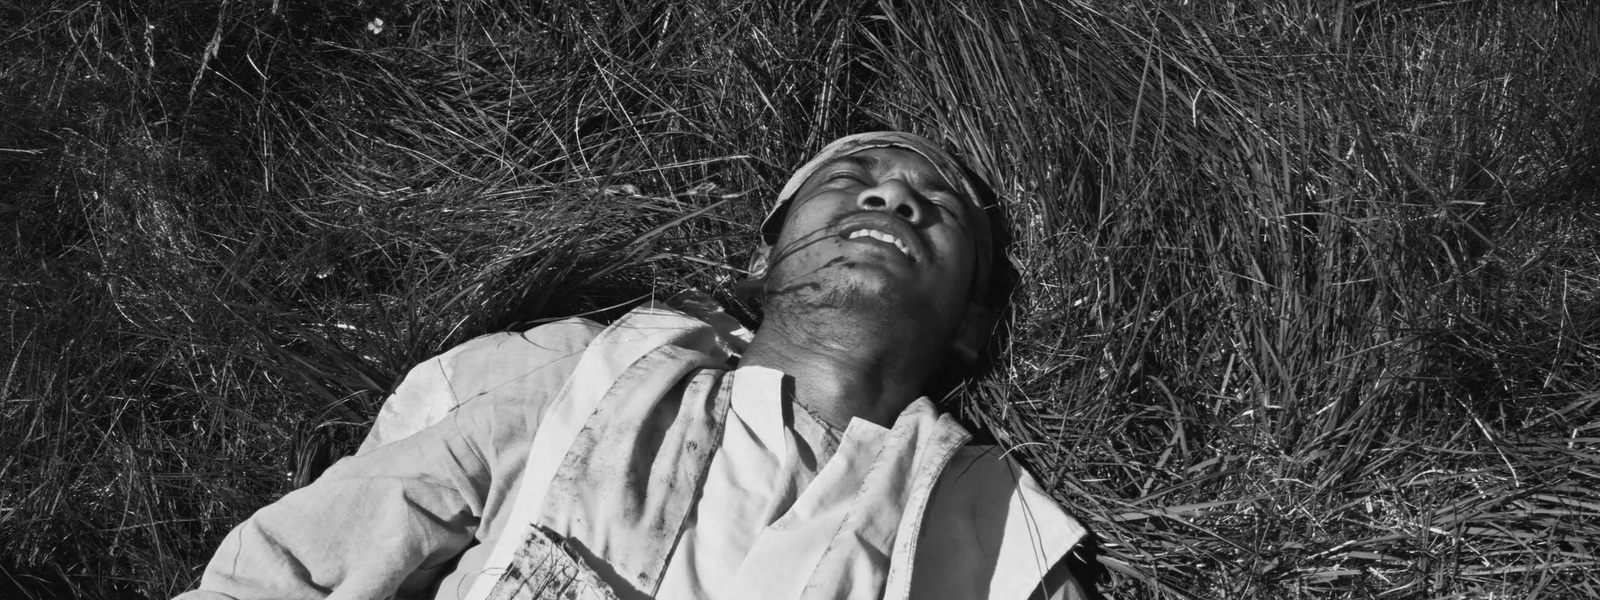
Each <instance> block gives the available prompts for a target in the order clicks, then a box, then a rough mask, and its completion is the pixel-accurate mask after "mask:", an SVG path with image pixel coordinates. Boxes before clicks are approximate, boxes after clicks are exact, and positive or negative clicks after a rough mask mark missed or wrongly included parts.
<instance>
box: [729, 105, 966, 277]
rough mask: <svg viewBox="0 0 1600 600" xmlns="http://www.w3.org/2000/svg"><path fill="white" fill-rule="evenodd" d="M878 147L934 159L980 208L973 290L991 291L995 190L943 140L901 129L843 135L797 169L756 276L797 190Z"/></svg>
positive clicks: (754, 266) (766, 235)
mask: <svg viewBox="0 0 1600 600" xmlns="http://www.w3.org/2000/svg"><path fill="white" fill-rule="evenodd" d="M873 148H904V149H906V150H910V151H912V152H916V153H917V154H920V155H922V157H923V158H926V159H928V162H930V163H933V166H934V168H935V169H937V170H938V171H939V174H940V175H942V176H943V177H944V180H945V182H946V183H948V184H950V187H951V188H954V189H956V190H958V191H960V192H961V196H962V199H963V200H965V201H966V202H967V203H968V204H969V205H970V206H971V207H972V208H973V209H974V210H972V211H970V212H969V213H968V214H969V216H970V219H971V220H970V221H969V222H968V223H967V227H968V228H970V229H971V230H972V232H973V246H974V249H975V250H976V252H977V261H976V263H974V275H973V278H974V280H973V287H972V289H973V292H974V293H975V294H986V293H987V292H988V291H989V284H990V279H991V278H992V277H993V275H994V270H995V269H994V252H995V248H994V239H995V236H994V232H993V230H992V229H991V227H993V225H991V218H992V217H991V216H990V215H989V212H988V211H989V210H990V209H991V208H992V207H993V206H994V205H995V201H994V192H993V191H991V190H990V188H989V186H988V184H986V183H985V182H984V181H983V180H982V179H980V178H979V177H978V176H977V175H976V174H974V173H973V172H972V171H971V170H970V169H968V168H967V167H966V165H964V164H962V162H961V161H959V160H957V159H956V157H955V156H954V155H952V154H950V153H949V152H947V151H945V150H944V149H943V148H941V147H939V145H938V144H935V143H934V142H933V141H931V140H929V139H927V138H924V137H922V136H919V135H914V134H910V133H904V132H899V131H873V132H869V133H858V134H855V135H849V136H845V137H842V138H839V139H837V140H834V141H833V142H832V143H830V144H828V145H827V146H825V147H823V148H822V151H821V152H818V153H817V155H816V156H814V157H812V158H811V160H810V161H808V162H807V163H806V164H805V165H804V166H802V167H800V168H799V169H798V170H796V171H795V172H794V175H793V176H791V177H790V178H789V182H788V183H786V184H784V186H783V191H782V192H780V193H779V194H778V202H777V203H776V204H773V205H772V210H771V211H769V212H768V213H767V218H766V219H764V220H763V221H762V222H761V247H759V248H757V249H756V253H755V256H754V257H753V258H752V260H751V264H750V278H751V279H752V280H760V279H761V278H763V277H766V275H767V267H768V260H769V257H770V256H771V254H772V246H773V245H774V244H776V243H777V242H778V233H779V232H780V231H782V230H783V222H784V219H785V218H786V217H787V216H788V212H789V203H790V202H791V201H793V200H794V197H795V194H798V193H800V188H801V187H803V186H804V185H805V184H806V180H809V179H811V176H812V175H813V174H815V173H816V172H817V170H818V169H821V168H822V167H823V166H824V165H827V164H828V163H829V162H830V161H832V160H833V159H836V158H839V157H841V156H848V155H851V154H855V153H857V152H861V151H863V150H871V149H873ZM982 297H983V296H975V298H974V301H980V300H979V298H982ZM980 303H981V301H980Z"/></svg>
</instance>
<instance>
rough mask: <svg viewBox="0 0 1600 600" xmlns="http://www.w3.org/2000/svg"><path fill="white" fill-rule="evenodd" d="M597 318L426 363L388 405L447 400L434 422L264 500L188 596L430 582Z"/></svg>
mask: <svg viewBox="0 0 1600 600" xmlns="http://www.w3.org/2000/svg"><path fill="white" fill-rule="evenodd" d="M590 325H592V324H583V323H579V324H573V323H569V322H563V323H557V324H553V325H550V326H546V327H541V328H539V329H536V330H534V331H531V332H528V333H526V334H497V335H494V336H486V337H483V338H478V339H477V340H474V341H472V342H469V343H468V344H465V345H463V346H462V347H459V348H457V349H456V350H452V351H451V352H449V353H446V354H445V355H443V356H441V357H439V358H436V359H433V360H430V361H427V362H424V363H423V364H422V365H419V366H418V367H417V368H416V369H413V372H412V373H411V374H409V375H408V376H407V380H408V381H407V384H404V385H402V389H401V390H400V391H397V393H396V394H395V396H394V397H393V398H391V399H390V400H389V402H388V403H387V404H386V406H385V414H397V415H402V416H404V415H407V414H409V413H407V412H406V411H404V410H401V411H391V410H390V406H402V407H441V406H442V407H447V408H445V409H443V410H440V411H439V412H438V413H437V414H436V415H434V416H430V417H429V419H428V420H429V422H431V425H429V424H427V423H422V424H421V425H426V428H424V429H421V430H420V431H417V432H415V433H412V432H411V431H408V430H402V429H394V428H388V429H385V431H387V432H391V433H393V432H396V431H405V435H390V436H387V437H386V438H385V439H383V440H382V442H383V443H381V444H373V443H372V441H373V440H372V439H370V438H369V440H368V445H364V447H363V450H362V452H361V453H359V454H358V455H356V456H353V457H349V458H346V459H344V460H341V461H340V462H339V463H338V464H335V465H334V466H333V467H332V468H330V469H329V470H328V472H327V473H324V474H323V476H322V477H321V478H320V479H318V480H317V481H316V482H314V483H312V484H311V485H309V486H307V487H305V488H303V489H300V490H296V491H294V492H292V493H290V494H288V495H286V496H284V497H283V498H282V499H280V500H279V501H277V502H275V503H273V504H272V505H270V506H267V507H266V508H263V509H261V510H260V511H258V512H257V513H256V514H255V515H253V516H252V517H251V518H250V519H249V520H247V521H245V522H244V523H243V524H241V525H239V526H238V527H237V528H235V529H234V530H233V531H232V532H230V533H229V534H228V536H227V538H225V539H224V541H223V542H222V544H221V546H220V547H219V548H218V550H217V553H216V555H215V556H214V557H213V558H212V560H211V562H210V564H209V565H208V566H207V568H206V571H205V574H204V576H203V578H202V579H201V589H200V590H196V591H193V592H190V593H188V594H184V595H183V596H180V598H181V599H182V600H201V599H207V600H209V599H232V598H237V599H240V600H244V599H248V598H324V597H351V598H385V597H390V596H392V595H395V594H397V593H398V594H400V595H402V596H409V595H413V594H416V593H419V592H421V591H423V590H425V589H427V587H428V586H429V585H431V584H432V583H433V582H434V581H435V580H437V579H438V578H439V576H441V575H442V574H443V571H444V570H445V569H446V568H447V567H449V566H450V565H451V564H452V561H453V560H454V558H455V557H456V556H457V555H459V554H460V553H461V551H462V550H463V549H465V548H466V547H467V546H469V545H470V544H472V543H473V542H474V540H476V539H477V538H478V537H481V535H480V532H479V526H480V524H481V523H482V521H483V519H484V518H485V514H486V512H487V513H489V514H490V515H492V514H493V511H494V510H495V509H496V508H497V507H498V505H499V504H501V503H502V502H503V500H504V498H505V496H506V494H507V493H508V490H509V489H511V488H512V484H513V483H514V482H515V480H516V477H515V475H516V474H519V473H520V472H521V469H522V468H523V466H524V465H525V463H526V459H527V451H528V441H529V439H531V437H532V435H531V432H532V431H534V429H535V428H537V426H538V422H539V419H540V417H541V416H542V414H543V410H544V406H545V405H546V404H547V403H548V401H550V400H551V399H553V397H554V395H555V393H556V391H557V390H559V389H560V387H561V385H562V383H563V382H564V381H565V380H566V378H567V377H568V376H569V375H570V374H571V372H572V369H573V367H574V366H575V364H576V362H577V357H578V356H580V355H581V354H582V348H583V347H584V346H585V345H587V343H588V342H589V341H590V340H591V339H592V338H593V332H594V330H595V328H594V327H591V326H590ZM508 369H514V370H512V371H508ZM508 373H509V374H508ZM446 375H447V376H446ZM412 383H417V384H422V385H411V384H412ZM385 422H386V421H385V420H384V419H383V418H382V417H380V419H379V424H380V425H381V424H384V423H385ZM390 422H391V423H393V421H390ZM417 426H419V425H418V424H416V423H415V422H407V424H406V425H405V427H408V428H414V427H417ZM375 434H376V432H375Z"/></svg>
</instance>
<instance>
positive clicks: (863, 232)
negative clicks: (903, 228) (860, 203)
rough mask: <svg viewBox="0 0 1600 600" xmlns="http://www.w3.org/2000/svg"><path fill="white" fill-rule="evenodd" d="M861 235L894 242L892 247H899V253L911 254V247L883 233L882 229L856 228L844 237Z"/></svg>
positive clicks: (851, 237)
mask: <svg viewBox="0 0 1600 600" xmlns="http://www.w3.org/2000/svg"><path fill="white" fill-rule="evenodd" d="M862 236H866V237H870V238H872V239H875V240H878V241H880V242H888V243H891V244H894V247H896V248H899V249H900V253H901V254H905V255H906V256H911V249H910V248H907V247H906V243H905V242H902V241H900V238H897V237H895V236H892V235H889V234H887V233H884V232H882V231H878V230H876V229H857V230H855V231H852V232H850V237H848V238H845V239H851V240H853V239H856V238H858V237H862Z"/></svg>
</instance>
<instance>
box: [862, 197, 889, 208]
mask: <svg viewBox="0 0 1600 600" xmlns="http://www.w3.org/2000/svg"><path fill="white" fill-rule="evenodd" d="M861 203H862V204H864V205H866V206H869V207H872V208H880V207H882V206H883V205H884V201H883V198H879V197H877V196H867V197H866V198H865V199H863V200H862V201H861Z"/></svg>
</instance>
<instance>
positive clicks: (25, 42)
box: [0, 0, 1600, 598]
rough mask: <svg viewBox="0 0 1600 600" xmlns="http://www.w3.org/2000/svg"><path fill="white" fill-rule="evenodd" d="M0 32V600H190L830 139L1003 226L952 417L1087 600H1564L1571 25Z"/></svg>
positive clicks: (93, 23)
mask: <svg viewBox="0 0 1600 600" xmlns="http://www.w3.org/2000/svg"><path fill="white" fill-rule="evenodd" d="M1357 4H1358V5H1359V6H1358V7H1348V6H1345V7H1343V8H1330V7H1325V6H1323V3H1298V2H1282V3H1275V4H1254V3H1231V4H1221V3H1171V2H1145V3H1136V4H1126V3H1100V2H1088V1H1075V2H1050V3H1044V2H1028V1H1025V0H1017V1H1015V2H1006V3H1000V4H987V5H983V6H986V8H983V7H979V6H978V5H973V6H972V7H967V8H959V7H944V8H928V7H927V6H928V5H926V4H924V3H894V2H882V3H867V4H862V3H824V4H820V5H819V4H816V3H798V2H790V3H784V2H749V1H748V0H739V1H717V0H694V1H690V2H653V3H652V2H647V3H621V2H618V3H611V4H606V3H599V2H588V3H578V2H573V3H550V4H548V5H541V4H536V3H521V2H489V1H486V0H473V1H469V2H459V3H440V2H433V1H431V0H419V1H405V2H323V3H295V2H274V3H209V2H198V1H190V0H144V1H138V2H121V3H95V2H85V1H83V0H71V1H61V2H39V3H31V4H27V5H22V4H16V5H8V6H4V7H0V23H4V25H5V26H4V27H0V109H3V110H4V111H5V114H6V118H5V119H3V120H0V217H3V219H4V220H3V221H0V224H4V225H5V227H4V235H3V236H0V245H3V249H4V251H5V252H6V256H9V257H13V258H12V260H10V261H7V262H5V263H4V267H3V268H0V286H3V289H4V294H3V295H0V298H3V301H4V303H5V304H4V309H5V312H4V314H5V317H6V318H5V321H4V323H5V324H4V330H3V334H0V373H3V375H0V402H3V404H0V481H3V482H4V483H0V540H4V541H5V542H4V544H3V546H4V548H5V553H4V555H0V596H4V597H8V598H9V597H22V598H27V597H57V596H79V597H147V596H157V597H159V596H165V595H170V594H174V593H176V592H179V591H181V590H183V589H186V588H187V587H189V586H192V585H193V584H194V582H195V578H196V577H197V576H198V573H199V569H200V568H201V566H202V565H203V564H204V562H205V560H206V559H207V558H208V557H209V555H210V553H211V551H212V550H213V549H214V547H215V544H216V542H217V541H218V540H219V539H220V538H221V536H222V535H223V534H224V533H226V531H227V530H228V529H229V528H230V527H232V526H233V525H234V524H236V523H237V522H238V521H239V520H241V519H242V518H244V517H245V516H247V515H248V514H249V513H250V512H252V511H253V510H255V509H256V508H259V507H260V506H262V505H264V504H266V503H268V502H270V501H272V500H273V499H275V498H276V497H278V496H280V495H281V494H283V493H284V492H286V491H288V490H289V489H292V487H293V486H295V485H297V484H298V483H302V482H304V481H306V480H308V479H310V478H311V477H314V475H315V474H316V472H317V470H318V469H319V468H320V466H322V464H323V462H324V461H323V460H321V458H322V457H324V456H326V457H328V458H333V457H337V456H340V455H342V454H344V453H346V452H348V451H349V450H350V449H352V448H353V447H354V444H355V443H356V442H357V441H359V439H360V437H361V436H362V435H364V433H365V428H366V425H367V424H368V423H369V422H370V418H371V416H372V415H373V414H374V413H375V411H376V409H377V407H378V406H379V404H380V403H381V401H382V399H383V397H384V396H385V394H387V393H388V392H389V391H390V390H392V389H393V388H394V386H395V384H396V383H397V379H398V378H399V377H400V376H401V374H403V373H404V372H405V370H406V369H408V368H409V367H410V366H411V365H413V364H415V363H417V362H419V361H421V360H422V359H424V358H426V357H428V356H430V355H432V354H435V353H438V352H441V351H443V350H444V349H447V348H449V347H450V346H451V345H453V344H456V343H459V342H462V341H465V340H467V339H470V338H472V337H474V336H476V335H480V334H483V333H487V332H491V331H500V330H507V329H519V328H527V327H530V326H533V325H535V324H537V323H539V322H540V321H542V320H545V319H550V318H558V317H566V316H571V315H578V314H581V315H587V316H590V317H592V318H596V319H599V320H605V319H607V318H611V317H614V316H616V315H618V314H620V313H621V312H623V311H625V310H626V309H627V308H628V307H630V306H631V305H633V304H636V303H638V302H640V301H642V300H646V299H650V298H664V297H667V296H670V295H672V294H674V293H677V292H679V291H682V290H685V289H689V288H699V289H704V290H708V291H710V292H712V293H713V294H714V295H715V296H717V297H718V298H719V299H721V300H723V301H725V302H728V303H730V304H733V305H734V310H735V312H736V313H739V314H742V315H745V316H749V315H752V314H754V309H753V308H751V307H745V306H742V305H738V304H737V303H736V301H735V300H733V293H732V288H733V284H734V283H735V282H736V281H738V280H739V279H740V278H741V277H742V272H741V269H740V267H741V266H742V265H743V264H744V262H745V259H746V257H747V253H748V252H749V251H750V249H751V248H752V247H753V245H754V243H755V241H756V236H755V231H754V226H755V224H756V222H757V220H758V219H759V216H760V214H762V211H763V209H764V208H765V203H766V202H767V201H769V199H770V198H771V197H772V195H773V194H774V193H775V191H776V190H775V188H776V186H777V185H779V184H781V182H782V181H783V179H784V178H785V177H786V176H787V174H788V170H789V169H791V168H792V167H793V166H794V165H795V164H797V163H798V162H799V161H800V160H802V159H803V158H804V157H805V156H806V155H807V153H808V152H811V151H814V150H815V149H817V148H819V147H820V146H821V145H822V144H824V143H826V142H827V141H829V140H831V139H833V138H834V137H837V136H839V135H843V134H846V133H852V132H856V131H862V130H869V129H877V128H886V127H893V128H903V129H908V130H912V131H916V132H919V133H923V134H925V135H928V136H930V137H933V138H935V139H942V140H945V141H947V142H949V143H950V144H952V145H954V146H956V147H959V148H961V149H962V150H963V151H964V153H965V154H966V155H967V156H968V157H969V158H970V159H971V160H972V161H973V162H974V163H975V164H976V165H977V166H978V167H979V170H980V171H982V172H983V173H984V174H985V175H986V176H987V177H989V178H990V179H991V181H992V183H993V184H994V187H995V188H996V189H997V190H998V191H999V192H1000V195H1001V197H1002V200H1003V202H1004V203H1005V205H1006V210H1007V213H1008V214H1009V216H1010V218H1011V225H1012V228H1013V230H1014V234H1015V238H1016V243H1015V244H1014V245H1013V246H1012V247H1011V248H1010V250H1009V256H1010V257H1011V260H1012V262H1013V264H1014V265H1015V266H1016V268H1017V270H1018V271H1019V272H1020V273H1021V275H1022V285H1021V286H1020V288H1019V290H1018V292H1017V294H1016V296H1015V303H1014V306H1013V308H1012V310H1011V312H1010V315H1009V319H1008V325H1007V329H1008V335H1007V336H1006V337H1005V339H1006V340H1007V341H1006V343H1005V347H1004V348H1001V349H1000V350H1002V352H1001V353H1000V356H1001V359H1000V362H999V364H998V365H997V367H996V369H994V372H993V374H991V375H990V376H989V377H987V378H986V379H984V380H982V381H979V382H974V383H973V384H971V385H968V386H966V387H965V388H963V389H962V390H961V393H959V394H957V395H956V396H954V397H952V398H951V399H949V402H948V404H949V406H950V407H951V408H952V410H955V411H956V412H958V413H959V414H961V415H962V416H963V418H965V419H967V420H968V421H969V422H972V423H974V424H976V425H979V426H982V427H983V428H985V429H986V430H987V433H989V434H990V435H992V436H993V437H994V438H995V439H996V440H998V441H999V442H1000V443H1002V444H1004V445H1005V446H1007V447H1008V448H1011V449H1013V451H1014V452H1015V454H1016V455H1017V456H1020V457H1022V458H1023V459H1024V461H1025V462H1027V463H1028V464H1029V465H1030V466H1031V467H1032V468H1033V469H1034V471H1035V472H1036V473H1037V474H1038V475H1039V476H1040V479H1041V480H1042V481H1044V482H1045V483H1046V484H1047V485H1048V486H1050V488H1051V489H1052V490H1053V491H1054V492H1055V493H1056V495H1057V497H1058V498H1059V499H1060V500H1061V501H1062V502H1063V503H1064V504H1065V505H1066V506H1067V507H1068V508H1069V509H1070V510H1071V511H1072V512H1073V513H1074V514H1076V515H1077V516H1079V517H1080V518H1081V519H1082V520H1083V521H1084V522H1085V523H1086V524H1088V525H1089V526H1090V528H1091V529H1092V530H1094V532H1095V533H1096V534H1097V536H1098V538H1099V540H1100V544H1099V548H1100V550H1099V552H1098V554H1095V555H1093V556H1088V557H1087V558H1088V559H1089V561H1090V562H1092V563H1093V564H1095V565H1098V566H1099V568H1101V569H1102V570H1103V571H1104V574H1103V576H1104V579H1103V581H1102V582H1101V584H1102V588H1103V589H1104V590H1106V591H1107V592H1109V593H1110V594H1111V595H1113V596H1115V597H1169V596H1170V597H1206V598H1234V597H1307V596H1317V597H1322V596H1342V597H1373V596H1381V597H1399V598H1431V597H1482V596H1492V595H1506V596H1516V597H1553V598H1567V597H1592V596H1596V595H1600V576H1596V575H1595V573H1600V559H1597V558H1596V554H1595V551H1594V549H1593V547H1592V546H1593V543H1592V541H1591V540H1593V539H1595V538H1596V537H1597V536H1600V509H1597V508H1596V507H1597V506H1600V488H1597V486H1600V482H1597V481H1596V478H1597V477H1600V444H1597V440H1600V437H1597V436H1596V434H1595V429H1596V428H1597V427H1600V424H1597V421H1596V419H1597V415H1600V407H1597V405H1600V298H1597V295H1600V183H1597V181H1600V173H1597V168H1600V167H1597V165H1600V145H1597V144H1600V143H1597V142H1596V140H1600V108H1597V107H1600V81H1597V79H1596V73H1600V63H1597V61H1600V47H1597V45H1600V15H1597V14H1596V13H1595V11H1594V10H1593V9H1592V8H1588V7H1584V6H1577V7H1573V6H1570V5H1568V4H1566V3H1561V4H1552V5H1549V6H1533V5H1528V6H1522V5H1517V6H1510V5H1505V6H1503V5H1501V4H1498V3H1474V2H1466V3H1442V4H1437V5H1427V6H1422V5H1417V6H1412V5H1409V4H1408V5H1404V6H1399V5H1390V4H1388V3H1357Z"/></svg>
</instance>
